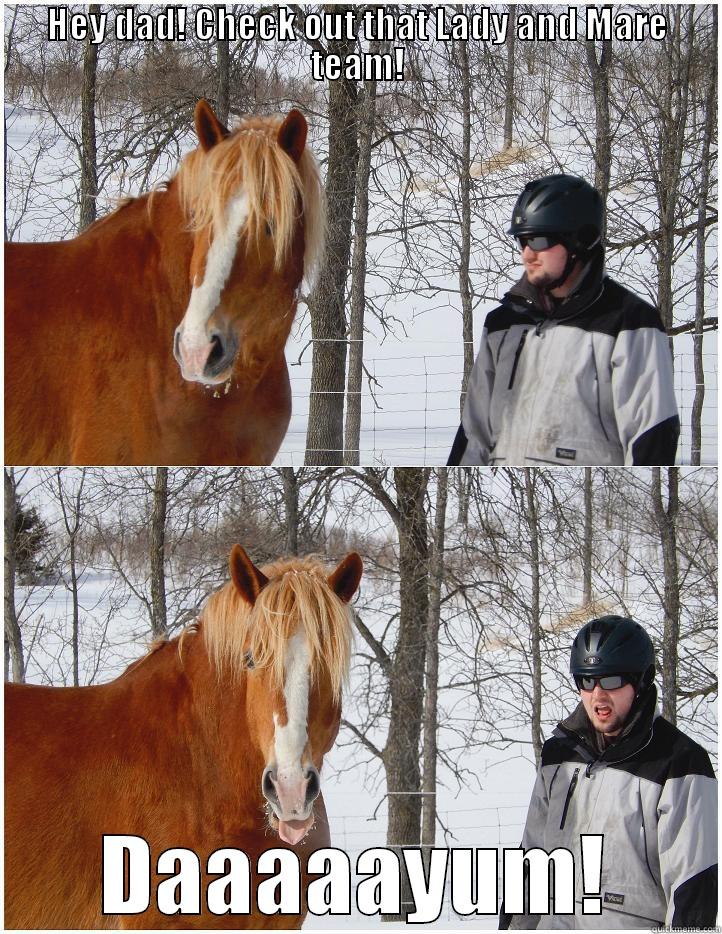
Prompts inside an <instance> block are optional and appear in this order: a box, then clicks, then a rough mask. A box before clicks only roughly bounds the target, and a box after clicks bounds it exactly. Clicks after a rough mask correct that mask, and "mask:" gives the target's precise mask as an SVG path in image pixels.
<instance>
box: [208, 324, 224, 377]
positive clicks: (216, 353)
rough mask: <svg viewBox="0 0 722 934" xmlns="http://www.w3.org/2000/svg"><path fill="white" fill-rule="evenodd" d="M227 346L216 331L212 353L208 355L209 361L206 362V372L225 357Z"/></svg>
mask: <svg viewBox="0 0 722 934" xmlns="http://www.w3.org/2000/svg"><path fill="white" fill-rule="evenodd" d="M225 352H226V349H225V346H224V344H223V338H222V337H221V335H220V334H219V333H218V332H217V331H216V332H215V333H213V334H212V335H211V352H210V353H209V354H208V360H207V361H206V370H207V369H208V368H209V367H213V366H214V365H215V364H216V363H220V361H221V360H222V359H223V357H224V356H225Z"/></svg>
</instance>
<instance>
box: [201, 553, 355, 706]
mask: <svg viewBox="0 0 722 934" xmlns="http://www.w3.org/2000/svg"><path fill="white" fill-rule="evenodd" d="M262 570H263V573H264V574H265V575H266V576H267V577H268V578H269V583H268V584H267V585H266V586H265V587H264V588H263V590H262V591H261V593H260V594H259V596H258V598H257V599H256V602H255V604H254V606H253V607H250V606H249V605H248V604H247V603H246V601H245V600H244V599H243V598H242V597H241V596H240V594H239V593H238V591H237V590H236V588H235V586H234V585H233V583H230V582H229V583H227V584H226V585H225V586H224V587H222V588H221V589H220V590H218V591H216V592H215V593H214V594H212V595H211V596H210V597H209V599H208V602H207V603H206V605H205V607H204V609H203V613H202V616H201V624H202V625H201V629H202V632H203V637H204V639H205V643H206V648H207V650H208V654H209V656H210V658H211V660H212V661H213V662H214V664H215V665H216V667H217V669H218V670H219V671H220V670H223V669H224V668H228V667H230V668H231V670H232V671H233V673H234V674H239V673H240V672H241V671H243V670H244V668H245V656H246V653H250V655H251V657H252V659H253V666H254V668H269V669H270V670H271V675H272V677H273V680H274V682H275V684H276V685H277V686H279V687H282V686H283V683H284V669H283V661H284V649H285V644H286V642H287V640H288V639H289V638H290V637H291V636H292V635H293V634H294V633H295V632H296V631H297V630H300V631H301V632H302V633H303V634H304V635H305V636H306V639H307V641H308V646H309V651H310V655H311V677H312V678H314V679H315V678H316V677H317V676H318V673H319V671H321V670H322V669H326V671H327V672H328V674H329V677H330V679H331V684H332V687H333V694H334V697H335V699H336V700H339V699H340V696H341V689H342V686H343V683H344V681H345V680H346V677H347V675H348V667H349V657H350V652H351V624H350V621H349V616H348V609H347V607H346V605H345V604H344V603H342V602H341V600H339V598H338V597H337V596H336V594H335V593H334V592H333V591H332V590H331V588H330V587H329V586H328V582H327V578H326V571H325V569H324V568H323V566H322V565H321V564H320V563H319V562H318V561H316V560H315V559H313V558H304V559H291V560H285V561H277V562H275V563H273V564H269V565H266V566H265V567H264V568H263V569H262Z"/></svg>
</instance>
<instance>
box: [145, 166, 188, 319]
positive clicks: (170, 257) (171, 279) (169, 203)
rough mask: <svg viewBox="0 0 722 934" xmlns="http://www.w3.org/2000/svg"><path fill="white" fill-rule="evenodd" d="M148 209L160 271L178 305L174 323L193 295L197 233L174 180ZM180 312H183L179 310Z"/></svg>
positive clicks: (156, 194)
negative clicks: (191, 229) (194, 234)
mask: <svg viewBox="0 0 722 934" xmlns="http://www.w3.org/2000/svg"><path fill="white" fill-rule="evenodd" d="M149 197H152V200H151V202H150V205H149V210H148V212H147V218H146V219H147V223H148V226H149V229H150V232H151V234H152V236H153V237H154V238H155V240H156V242H157V244H158V251H159V258H160V272H161V274H162V276H163V278H164V280H165V283H166V285H167V289H168V295H169V297H170V299H171V302H172V304H173V305H174V306H175V307H174V308H173V311H172V315H173V320H174V324H177V323H178V322H179V321H180V318H181V317H182V315H183V313H184V311H185V308H186V306H187V304H188V299H189V297H190V292H191V285H190V263H191V256H192V254H193V237H192V236H191V234H190V232H189V231H188V220H187V218H186V216H185V214H184V212H183V210H182V208H181V205H180V201H179V199H178V193H177V184H176V182H175V181H171V182H170V183H169V184H168V187H167V188H166V189H164V190H163V191H158V192H155V193H154V194H153V195H152V196H149ZM178 312H180V314H178Z"/></svg>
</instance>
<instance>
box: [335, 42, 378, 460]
mask: <svg viewBox="0 0 722 934" xmlns="http://www.w3.org/2000/svg"><path fill="white" fill-rule="evenodd" d="M380 45H381V43H380V42H378V41H376V40H374V41H372V42H371V43H370V47H369V51H370V52H371V53H372V54H373V53H376V52H378V50H379V48H380ZM357 108H358V113H359V121H358V140H359V147H358V167H357V169H356V186H355V187H356V190H355V196H354V200H355V204H356V217H355V219H354V238H353V258H352V261H351V310H350V317H349V360H348V383H347V389H346V396H347V399H346V431H345V441H344V451H345V453H344V463H345V464H347V465H350V466H353V465H356V464H358V463H359V445H360V436H361V389H362V381H363V346H364V345H363V337H364V313H365V310H366V248H367V234H368V220H369V175H370V172H371V149H372V144H373V140H374V129H375V125H376V80H375V79H369V80H368V81H365V82H364V84H363V87H362V89H361V92H360V94H359V98H358V102H357Z"/></svg>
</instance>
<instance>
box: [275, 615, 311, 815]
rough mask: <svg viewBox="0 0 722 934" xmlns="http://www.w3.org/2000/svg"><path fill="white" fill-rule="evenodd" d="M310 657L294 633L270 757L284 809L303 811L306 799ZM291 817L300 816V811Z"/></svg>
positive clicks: (305, 647) (287, 655) (288, 647)
mask: <svg viewBox="0 0 722 934" xmlns="http://www.w3.org/2000/svg"><path fill="white" fill-rule="evenodd" d="M310 668H311V657H310V652H309V649H308V643H307V641H306V637H305V636H304V635H303V634H302V633H300V632H297V633H295V634H294V635H293V636H291V638H290V639H289V640H288V645H287V647H286V681H285V684H284V686H283V695H284V698H285V702H286V724H285V726H282V725H281V724H280V723H279V717H278V715H277V714H276V713H274V715H273V722H274V725H275V733H274V757H275V764H276V769H275V771H276V792H277V794H278V797H279V801H280V804H281V806H282V808H283V809H284V810H286V807H288V809H289V810H290V811H298V809H299V808H301V809H303V804H304V801H305V796H306V785H307V780H306V769H305V767H304V765H303V761H302V760H303V754H304V752H305V750H306V745H307V743H308V694H309V689H310V682H311V670H310ZM294 816H299V817H300V816H301V814H300V812H299V813H298V814H297V815H296V814H294Z"/></svg>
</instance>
